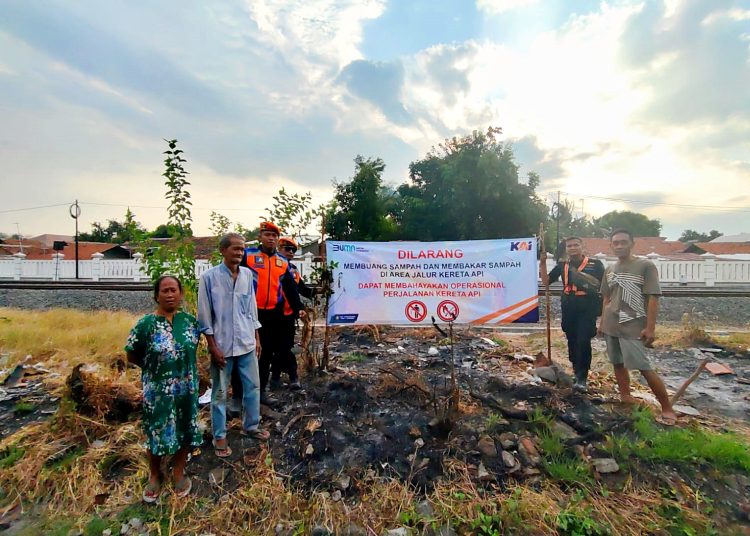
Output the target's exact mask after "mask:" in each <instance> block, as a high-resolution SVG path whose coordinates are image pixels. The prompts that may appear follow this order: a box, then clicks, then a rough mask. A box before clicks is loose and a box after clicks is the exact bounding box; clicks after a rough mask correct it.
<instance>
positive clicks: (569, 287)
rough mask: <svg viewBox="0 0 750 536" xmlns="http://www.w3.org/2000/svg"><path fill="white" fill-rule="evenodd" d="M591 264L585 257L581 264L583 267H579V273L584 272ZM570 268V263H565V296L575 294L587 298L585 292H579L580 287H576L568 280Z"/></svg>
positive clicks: (563, 280) (563, 278)
mask: <svg viewBox="0 0 750 536" xmlns="http://www.w3.org/2000/svg"><path fill="white" fill-rule="evenodd" d="M588 262H589V258H588V257H584V258H583V261H582V262H581V265H580V266H579V267H578V271H579V272H580V271H582V270H583V269H584V268H586V265H587V264H588ZM569 268H570V261H568V262H566V263H565V268H563V277H562V282H563V292H564V293H565V294H574V295H576V296H585V295H586V292H585V291H583V290H578V287H576V286H575V285H574V284H573V283H571V282H570V280H569V278H568V270H569Z"/></svg>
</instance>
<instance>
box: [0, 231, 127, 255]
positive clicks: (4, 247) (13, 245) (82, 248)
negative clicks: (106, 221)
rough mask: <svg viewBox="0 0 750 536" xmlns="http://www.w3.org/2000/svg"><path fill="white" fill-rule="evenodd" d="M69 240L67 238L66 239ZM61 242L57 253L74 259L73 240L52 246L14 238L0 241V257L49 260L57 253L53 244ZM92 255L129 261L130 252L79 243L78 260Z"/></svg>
mask: <svg viewBox="0 0 750 536" xmlns="http://www.w3.org/2000/svg"><path fill="white" fill-rule="evenodd" d="M41 236H55V235H41ZM62 238H66V237H62ZM67 238H69V237H67ZM56 241H57V242H63V243H64V246H63V248H62V249H61V250H60V251H59V252H60V253H62V254H63V255H65V257H64V258H65V259H67V260H71V259H75V258H76V252H75V241H74V240H70V241H67V240H59V241H58V240H53V241H52V244H50V245H47V244H46V243H43V242H40V241H38V240H36V239H27V238H24V239H23V240H22V241H19V240H17V239H15V238H13V239H5V240H0V257H10V256H12V255H15V254H16V253H19V252H23V254H24V255H26V259H27V260H30V261H31V260H51V259H52V258H53V257H52V256H53V255H54V254H55V253H57V251H55V249H53V246H54V242H56ZM94 253H101V254H102V255H104V258H105V259H129V258H130V250H128V249H127V248H124V247H122V246H120V245H118V244H107V243H104V242H79V243H78V259H79V260H89V259H91V256H92V255H93V254H94Z"/></svg>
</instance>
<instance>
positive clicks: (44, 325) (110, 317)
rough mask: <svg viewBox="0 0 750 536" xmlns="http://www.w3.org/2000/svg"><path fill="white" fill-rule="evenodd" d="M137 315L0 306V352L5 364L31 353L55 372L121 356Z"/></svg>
mask: <svg viewBox="0 0 750 536" xmlns="http://www.w3.org/2000/svg"><path fill="white" fill-rule="evenodd" d="M137 319H138V317H137V316H136V315H133V314H130V313H126V312H119V311H118V312H106V311H98V312H96V313H95V314H94V313H87V312H83V311H76V310H71V309H53V310H50V311H20V310H17V309H0V352H2V353H4V354H6V353H7V354H10V355H9V358H8V365H14V364H15V363H17V362H19V361H21V360H22V359H24V357H25V356H27V355H31V356H32V358H33V362H35V363H36V362H42V361H43V362H45V363H46V364H48V365H49V366H50V368H52V367H54V368H55V370H56V371H57V372H59V373H61V374H62V373H64V372H67V371H69V369H70V368H72V366H73V365H74V364H75V363H80V362H102V360H106V359H108V358H111V357H113V356H124V351H123V349H122V348H123V346H124V345H125V339H126V338H127V336H128V333H129V332H130V329H131V328H132V327H133V325H134V324H135V322H136V320H137Z"/></svg>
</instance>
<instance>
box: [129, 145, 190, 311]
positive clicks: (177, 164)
mask: <svg viewBox="0 0 750 536" xmlns="http://www.w3.org/2000/svg"><path fill="white" fill-rule="evenodd" d="M165 141H166V142H167V145H168V149H167V150H166V151H164V153H163V154H165V155H166V158H165V159H164V168H165V169H164V173H162V176H163V177H164V179H165V180H164V184H165V185H166V187H167V194H166V198H167V199H168V200H169V208H168V210H167V213H168V216H169V219H168V221H167V228H168V229H169V230H170V232H171V234H170V239H171V240H169V241H168V242H167V243H166V244H160V245H158V246H157V245H156V244H154V243H144V244H143V245H142V249H144V250H145V251H147V252H149V253H150V254H147V255H146V256H145V257H144V259H145V261H146V271H147V273H148V275H149V277H150V278H151V280H152V281H156V280H157V279H158V278H159V277H160V276H162V275H164V274H167V273H168V274H173V275H175V276H177V277H179V278H180V281H182V287H183V290H184V293H185V303H186V306H187V308H188V309H191V310H195V305H196V298H197V287H198V281H197V279H196V277H195V246H194V244H193V241H192V235H193V230H192V227H191V225H192V222H193V217H192V214H191V211H190V206H191V205H192V203H191V201H190V192H188V191H187V187H188V186H189V185H190V183H189V182H188V180H187V174H188V172H187V171H185V167H184V165H185V163H186V162H187V160H185V159H184V158H183V157H182V156H181V155H182V154H183V151H182V150H181V149H178V148H177V140H165Z"/></svg>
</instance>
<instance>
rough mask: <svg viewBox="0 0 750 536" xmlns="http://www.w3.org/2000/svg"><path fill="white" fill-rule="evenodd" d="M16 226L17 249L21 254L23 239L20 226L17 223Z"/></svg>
mask: <svg viewBox="0 0 750 536" xmlns="http://www.w3.org/2000/svg"><path fill="white" fill-rule="evenodd" d="M15 224H16V233H18V249H19V250H20V252H21V253H23V237H22V236H21V225H20V224H19V223H18V222H15Z"/></svg>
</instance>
